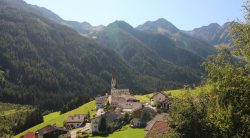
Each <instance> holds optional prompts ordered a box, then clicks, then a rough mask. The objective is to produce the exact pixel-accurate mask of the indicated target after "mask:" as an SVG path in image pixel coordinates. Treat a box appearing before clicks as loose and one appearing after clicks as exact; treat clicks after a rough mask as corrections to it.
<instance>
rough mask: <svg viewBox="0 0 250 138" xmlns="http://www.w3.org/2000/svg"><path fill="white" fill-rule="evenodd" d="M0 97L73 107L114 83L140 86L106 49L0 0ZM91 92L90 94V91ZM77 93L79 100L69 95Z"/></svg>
mask: <svg viewBox="0 0 250 138" xmlns="http://www.w3.org/2000/svg"><path fill="white" fill-rule="evenodd" d="M0 11H1V12H0V18H1V21H0V43H1V45H0V49H1V50H0V60H1V62H0V69H1V70H2V74H4V81H5V83H3V84H2V87H0V101H3V102H11V103H21V104H32V105H39V106H40V107H41V108H42V109H46V110H53V109H57V110H58V109H61V108H62V106H63V105H64V104H66V103H70V102H74V106H77V105H79V104H81V103H83V102H86V101H88V100H89V98H91V97H94V96H95V95H97V94H100V93H104V92H105V90H107V89H108V88H109V81H110V78H111V71H112V68H115V69H116V70H117V76H121V77H119V82H120V83H124V84H126V85H127V86H129V87H130V88H131V89H134V90H143V87H141V86H140V84H139V81H138V79H137V78H136V74H135V71H133V69H132V68H131V67H130V66H129V65H127V64H126V62H125V61H124V60H123V59H122V58H121V57H120V55H119V54H117V53H116V52H114V51H113V50H112V49H109V48H105V47H103V46H100V45H98V44H97V43H96V42H94V41H93V40H90V39H88V38H85V37H82V36H80V35H79V34H78V33H77V32H76V31H74V30H72V29H70V28H68V27H66V26H63V25H59V24H55V23H53V22H51V21H49V20H47V19H45V18H43V17H41V16H39V15H35V14H33V13H30V12H26V11H25V10H22V9H18V8H13V6H12V5H9V4H6V3H5V2H3V1H0ZM90 93H94V95H90ZM76 96H79V99H76V100H74V99H75V97H76Z"/></svg>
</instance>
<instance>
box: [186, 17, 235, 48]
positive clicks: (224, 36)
mask: <svg viewBox="0 0 250 138" xmlns="http://www.w3.org/2000/svg"><path fill="white" fill-rule="evenodd" d="M232 24H233V22H227V23H225V24H224V25H222V26H220V25H219V24H217V23H211V24H209V25H208V26H203V27H200V28H195V29H194V30H192V31H187V34H189V35H191V36H193V37H195V38H197V39H201V40H204V41H206V42H208V43H210V44H211V45H220V44H229V45H230V44H232V40H231V37H230V28H231V26H232Z"/></svg>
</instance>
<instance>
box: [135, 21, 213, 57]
mask: <svg viewBox="0 0 250 138" xmlns="http://www.w3.org/2000/svg"><path fill="white" fill-rule="evenodd" d="M137 29H138V30H141V31H144V32H148V33H155V34H161V35H164V36H166V37H169V38H171V40H172V41H174V43H175V45H176V47H179V48H182V49H185V50H188V51H190V52H193V53H195V54H196V55H199V56H201V57H207V56H208V55H210V54H213V53H215V49H214V48H213V47H212V46H211V45H210V44H208V43H207V42H205V41H203V40H200V39H196V38H194V37H192V36H190V35H187V34H186V33H184V32H183V31H181V30H179V29H178V28H177V27H175V26H174V25H173V24H172V23H170V22H169V21H167V20H165V19H163V18H160V19H158V20H156V21H148V22H146V23H144V24H142V25H139V26H138V27H137Z"/></svg>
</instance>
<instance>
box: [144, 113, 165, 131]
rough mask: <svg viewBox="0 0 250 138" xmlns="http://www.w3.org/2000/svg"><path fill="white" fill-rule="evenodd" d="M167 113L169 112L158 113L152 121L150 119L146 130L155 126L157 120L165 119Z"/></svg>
mask: <svg viewBox="0 0 250 138" xmlns="http://www.w3.org/2000/svg"><path fill="white" fill-rule="evenodd" d="M166 115H167V114H165V113H162V114H158V115H156V116H155V117H154V118H153V119H152V120H151V121H149V122H148V123H147V126H146V127H145V130H146V131H149V130H150V129H151V128H152V127H153V125H154V123H155V122H156V121H164V117H165V116H166Z"/></svg>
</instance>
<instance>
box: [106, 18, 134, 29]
mask: <svg viewBox="0 0 250 138" xmlns="http://www.w3.org/2000/svg"><path fill="white" fill-rule="evenodd" d="M107 27H108V28H109V27H117V28H120V29H125V30H132V29H134V28H133V27H132V26H131V25H130V24H128V23H127V22H125V21H122V20H116V21H114V22H113V23H110V24H109V25H108V26H107Z"/></svg>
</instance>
